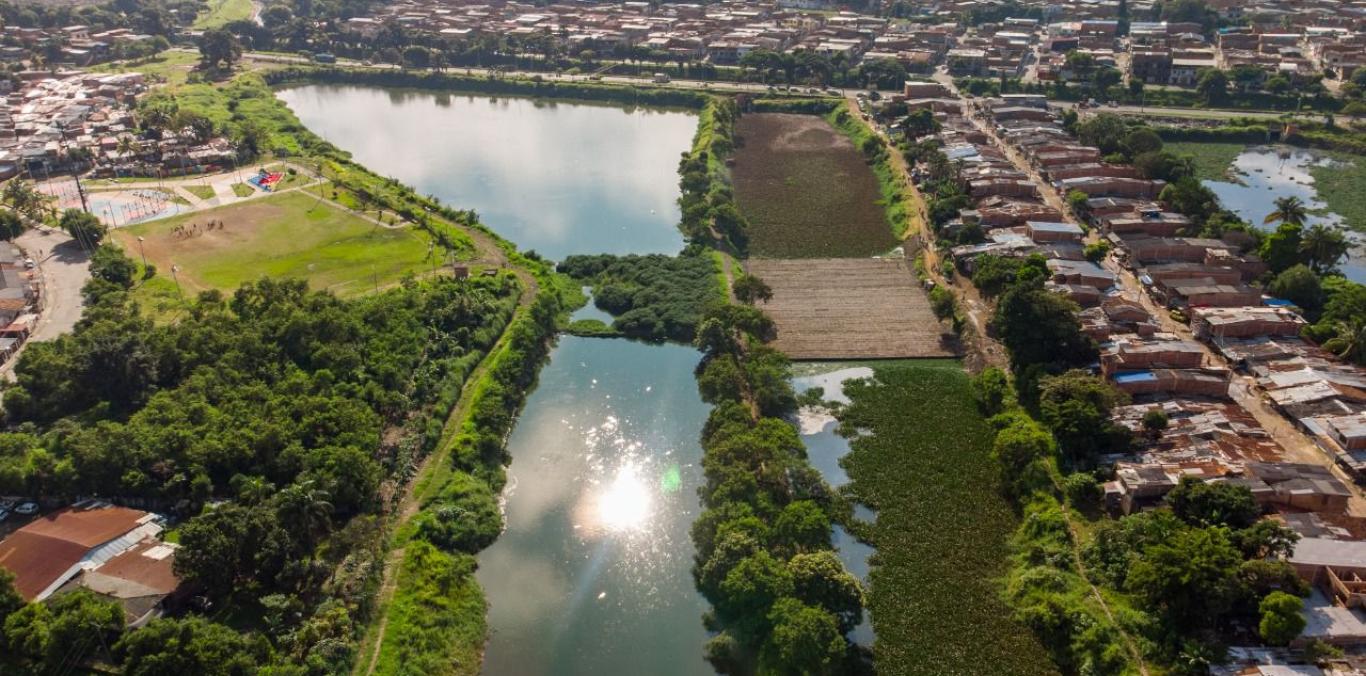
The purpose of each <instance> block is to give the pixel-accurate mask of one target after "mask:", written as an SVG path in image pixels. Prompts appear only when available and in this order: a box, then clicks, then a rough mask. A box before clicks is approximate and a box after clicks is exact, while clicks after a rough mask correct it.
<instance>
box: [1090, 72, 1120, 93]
mask: <svg viewBox="0 0 1366 676" xmlns="http://www.w3.org/2000/svg"><path fill="white" fill-rule="evenodd" d="M1123 81H1124V75H1123V74H1122V73H1120V72H1119V69H1117V68H1110V67H1108V66H1107V67H1104V68H1097V69H1096V72H1095V73H1094V74H1093V75H1092V76H1091V84H1092V86H1094V87H1095V88H1096V91H1098V92H1105V91H1108V90H1109V89H1110V88H1111V87H1113V86H1115V85H1117V84H1119V83H1120V82H1123Z"/></svg>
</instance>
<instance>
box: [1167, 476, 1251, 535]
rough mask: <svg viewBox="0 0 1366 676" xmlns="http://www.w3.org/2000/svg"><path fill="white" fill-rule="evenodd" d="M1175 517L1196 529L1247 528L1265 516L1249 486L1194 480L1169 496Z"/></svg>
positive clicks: (1186, 481) (1188, 479) (1187, 478)
mask: <svg viewBox="0 0 1366 676" xmlns="http://www.w3.org/2000/svg"><path fill="white" fill-rule="evenodd" d="M1167 504H1168V505H1171V508H1172V513H1174V514H1176V516H1178V517H1180V519H1181V520H1182V521H1185V522H1186V523H1188V524H1191V525H1192V526H1228V527H1229V528H1233V529H1240V528H1247V527H1248V526H1251V525H1252V524H1253V523H1254V522H1256V521H1257V519H1258V518H1260V517H1261V515H1262V508H1261V506H1259V505H1258V504H1257V500H1256V499H1255V498H1253V497H1252V491H1250V490H1248V488H1247V486H1243V485H1240V484H1233V483H1228V482H1226V481H1210V482H1206V481H1203V480H1201V479H1198V478H1196V477H1192V476H1185V477H1182V478H1181V483H1179V484H1177V485H1176V488H1173V489H1172V490H1171V492H1169V493H1167Z"/></svg>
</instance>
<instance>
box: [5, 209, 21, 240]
mask: <svg viewBox="0 0 1366 676" xmlns="http://www.w3.org/2000/svg"><path fill="white" fill-rule="evenodd" d="M26 229H27V228H25V227H24V219H22V218H20V217H19V214H18V213H16V212H14V211H12V210H10V209H0V241H5V242H12V241H14V238H16V237H18V236H19V235H22V234H24V230H26Z"/></svg>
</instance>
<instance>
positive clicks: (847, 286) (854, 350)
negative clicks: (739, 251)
mask: <svg viewBox="0 0 1366 676" xmlns="http://www.w3.org/2000/svg"><path fill="white" fill-rule="evenodd" d="M745 269H746V271H747V272H748V273H749V274H752V275H754V276H756V277H758V278H760V279H762V280H764V282H765V283H766V284H768V285H769V287H771V288H772V289H773V298H772V299H771V300H769V301H768V302H766V303H764V304H763V306H762V307H763V311H764V312H765V313H766V314H767V315H768V316H770V317H772V318H773V322H774V324H776V325H777V327H778V338H777V340H775V341H774V342H773V346H774V347H775V348H777V349H779V350H781V351H782V352H783V353H784V354H786V355H787V356H789V357H791V358H793V359H888V358H903V357H947V356H951V355H952V354H953V352H952V351H951V350H950V349H949V348H948V347H947V346H945V345H944V343H943V342H942V341H941V339H940V336H941V334H942V330H941V328H940V324H939V320H938V319H937V318H936V317H935V316H934V311H933V310H931V309H930V302H929V299H927V298H926V297H925V293H924V292H923V291H921V290H920V287H919V286H918V285H917V283H916V279H915V275H914V274H912V272H911V271H910V269H909V268H908V266H907V263H906V260H905V259H903V258H826V259H799V260H798V259H789V260H775V259H757V258H756V259H750V260H749V261H747V262H746V263H745Z"/></svg>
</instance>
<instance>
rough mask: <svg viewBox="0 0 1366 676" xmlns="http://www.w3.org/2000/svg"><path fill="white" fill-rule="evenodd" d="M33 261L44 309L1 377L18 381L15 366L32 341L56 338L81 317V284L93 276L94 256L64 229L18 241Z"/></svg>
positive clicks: (36, 231) (1, 367)
mask: <svg viewBox="0 0 1366 676" xmlns="http://www.w3.org/2000/svg"><path fill="white" fill-rule="evenodd" d="M14 243H15V244H18V245H19V247H20V248H22V249H23V250H24V252H25V253H26V254H27V255H28V256H29V257H30V258H32V259H33V260H35V261H37V263H38V268H37V273H38V279H39V280H41V281H40V284H41V287H40V290H39V293H40V294H42V295H41V301H40V303H41V311H40V312H39V313H38V323H37V324H36V325H35V327H34V329H33V333H32V334H30V335H29V339H28V341H27V342H25V343H24V346H23V347H20V348H19V351H18V352H16V353H15V354H14V355H13V356H11V357H10V358H9V359H8V360H7V361H6V362H5V363H4V365H0V378H4V379H5V380H9V381H13V380H14V365H15V364H16V363H18V361H19V355H20V354H22V353H23V351H24V349H25V348H26V347H27V345H28V344H29V343H32V342H34V341H38V340H52V339H54V338H56V337H58V336H60V335H62V334H64V333H69V332H70V331H71V330H72V329H73V328H74V327H75V326H76V322H77V321H78V320H79V319H80V318H81V310H82V308H84V306H85V300H84V299H83V298H82V297H81V287H83V286H85V283H86V281H87V280H89V279H90V257H89V256H88V255H87V254H86V252H85V251H83V250H82V249H81V247H80V245H78V244H77V243H76V241H75V240H73V239H71V236H70V235H67V234H66V233H65V232H63V231H61V230H55V229H48V228H34V229H32V230H29V231H28V232H25V233H24V234H22V235H20V236H19V237H18V239H16V240H15V241H14Z"/></svg>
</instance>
